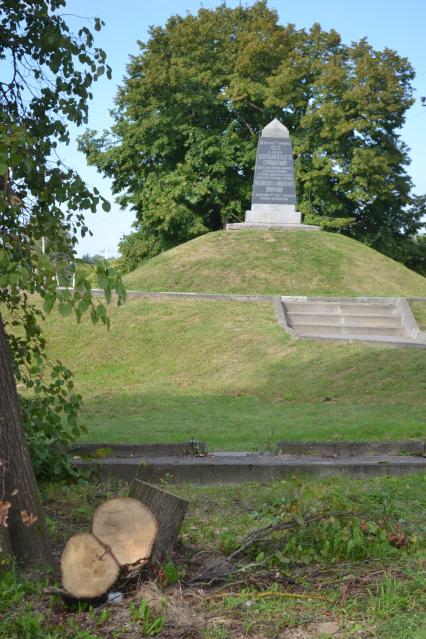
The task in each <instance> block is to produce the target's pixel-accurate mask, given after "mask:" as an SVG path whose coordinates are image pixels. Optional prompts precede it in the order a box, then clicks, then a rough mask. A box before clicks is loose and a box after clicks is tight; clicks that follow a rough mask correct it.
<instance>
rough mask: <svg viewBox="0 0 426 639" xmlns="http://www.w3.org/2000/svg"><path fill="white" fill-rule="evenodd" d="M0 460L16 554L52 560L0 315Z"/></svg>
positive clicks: (0, 485)
mask: <svg viewBox="0 0 426 639" xmlns="http://www.w3.org/2000/svg"><path fill="white" fill-rule="evenodd" d="M0 460H1V462H2V467H1V469H2V473H1V475H0V497H1V499H2V500H4V501H8V502H10V503H11V507H10V510H9V522H8V529H7V530H8V531H9V539H10V546H11V549H12V552H13V555H14V556H15V558H16V559H17V561H18V562H20V563H23V562H25V563H32V564H34V563H38V564H42V563H50V562H51V561H52V558H51V553H50V548H49V541H48V536H47V529H46V523H45V519H44V515H43V511H42V506H41V500H40V496H39V492H38V488H37V484H36V480H35V476H34V472H33V469H32V466H31V460H30V455H29V451H28V445H27V441H26V438H25V432H24V427H23V424H22V417H21V411H20V408H19V400H18V394H17V391H16V383H15V378H14V375H13V370H12V363H11V357H10V352H9V347H8V344H7V340H6V333H5V330H4V325H3V320H2V318H1V315H0Z"/></svg>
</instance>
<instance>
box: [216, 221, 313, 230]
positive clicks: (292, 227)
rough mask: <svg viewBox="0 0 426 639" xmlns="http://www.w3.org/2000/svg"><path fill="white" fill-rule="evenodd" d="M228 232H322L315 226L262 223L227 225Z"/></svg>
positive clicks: (234, 223)
mask: <svg viewBox="0 0 426 639" xmlns="http://www.w3.org/2000/svg"><path fill="white" fill-rule="evenodd" d="M226 230H227V231H320V230H321V227H320V226H314V225H313V224H267V223H262V222H233V223H232V224H227V225H226Z"/></svg>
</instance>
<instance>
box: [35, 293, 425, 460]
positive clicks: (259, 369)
mask: <svg viewBox="0 0 426 639" xmlns="http://www.w3.org/2000/svg"><path fill="white" fill-rule="evenodd" d="M110 317H111V330H110V331H107V330H106V329H104V328H103V327H100V326H92V324H91V323H90V320H88V319H85V320H83V321H82V323H81V324H80V325H77V324H76V323H75V321H74V320H73V319H71V318H63V317H60V316H59V315H58V314H57V313H56V312H53V313H52V314H51V315H50V317H49V318H48V320H47V322H46V332H47V337H48V344H49V348H50V355H51V356H52V357H56V356H57V357H61V358H62V359H63V360H64V362H65V363H66V364H67V365H68V366H69V367H70V368H71V369H72V370H73V371H74V372H75V376H76V383H77V389H78V390H79V391H80V392H81V393H82V395H83V398H84V400H85V413H84V415H83V417H84V421H85V423H86V424H87V425H88V427H89V433H88V439H90V440H94V441H110V442H113V441H115V442H124V441H139V442H154V441H183V440H188V439H190V438H191V437H195V438H196V439H205V440H207V442H208V443H209V444H210V445H211V446H212V447H214V448H224V449H256V448H265V447H267V446H268V445H272V444H274V443H276V442H277V441H279V440H280V439H285V438H288V439H297V440H303V439H373V440H374V439H404V438H408V437H422V436H424V435H425V434H426V417H425V416H426V411H425V404H426V380H425V375H424V371H425V369H426V350H413V349H407V350H404V349H403V350H399V349H393V348H388V347H386V348H383V347H378V346H368V345H364V344H344V343H342V344H334V343H326V342H309V341H303V340H299V341H292V340H291V339H290V338H289V336H288V335H287V334H286V333H285V332H284V331H283V329H282V328H280V327H279V326H278V325H277V323H276V320H275V316H274V311H273V308H272V304H271V303H242V302H241V303H237V302H210V301H207V302H206V301H203V302H201V301H193V300H178V301H171V300H167V301H165V300H146V299H145V300H144V299H139V300H137V299H134V300H129V301H128V302H127V303H126V304H125V305H124V306H122V307H120V308H116V307H111V309H110Z"/></svg>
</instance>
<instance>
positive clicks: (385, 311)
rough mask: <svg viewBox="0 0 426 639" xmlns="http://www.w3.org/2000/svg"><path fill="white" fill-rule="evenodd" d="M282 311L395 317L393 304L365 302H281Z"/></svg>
mask: <svg viewBox="0 0 426 639" xmlns="http://www.w3.org/2000/svg"><path fill="white" fill-rule="evenodd" d="M283 306H284V310H286V311H288V312H289V313H290V314H291V313H318V314H321V313H326V314H327V315H331V314H335V315H346V314H349V315H350V314H353V315H363V316H365V315H395V314H396V306H395V304H394V303H382V304H380V303H366V302H317V301H308V302H287V301H284V302H283Z"/></svg>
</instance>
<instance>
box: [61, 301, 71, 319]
mask: <svg viewBox="0 0 426 639" xmlns="http://www.w3.org/2000/svg"><path fill="white" fill-rule="evenodd" d="M58 310H59V313H60V314H61V315H62V316H63V317H67V315H71V313H72V310H73V307H72V304H70V303H69V302H60V303H59V306H58Z"/></svg>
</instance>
